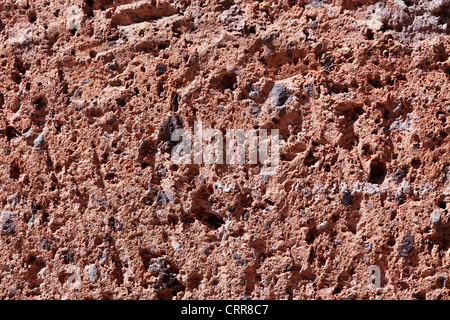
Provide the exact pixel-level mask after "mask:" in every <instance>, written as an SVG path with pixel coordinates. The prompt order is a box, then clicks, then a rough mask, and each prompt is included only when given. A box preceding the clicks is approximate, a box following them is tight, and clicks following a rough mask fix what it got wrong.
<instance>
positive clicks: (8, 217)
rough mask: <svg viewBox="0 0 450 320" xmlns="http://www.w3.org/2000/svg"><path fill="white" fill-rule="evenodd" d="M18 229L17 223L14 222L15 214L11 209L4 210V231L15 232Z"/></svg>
mask: <svg viewBox="0 0 450 320" xmlns="http://www.w3.org/2000/svg"><path fill="white" fill-rule="evenodd" d="M15 231H16V224H15V223H14V214H13V213H12V212H10V211H3V212H2V232H4V233H14V232H15Z"/></svg>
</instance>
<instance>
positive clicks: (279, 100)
mask: <svg viewBox="0 0 450 320" xmlns="http://www.w3.org/2000/svg"><path fill="white" fill-rule="evenodd" d="M270 98H271V99H272V102H273V104H274V105H275V106H276V107H282V106H284V104H285V103H286V102H287V101H288V99H289V98H290V94H289V92H288V90H287V89H286V87H285V86H284V85H283V84H281V83H278V82H277V83H275V84H274V85H273V87H272V90H271V91H270ZM277 109H278V108H277Z"/></svg>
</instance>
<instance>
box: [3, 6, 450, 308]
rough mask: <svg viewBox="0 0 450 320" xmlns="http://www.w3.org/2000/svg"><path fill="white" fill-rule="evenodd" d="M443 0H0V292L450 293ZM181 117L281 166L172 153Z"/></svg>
mask: <svg viewBox="0 0 450 320" xmlns="http://www.w3.org/2000/svg"><path fill="white" fill-rule="evenodd" d="M448 12H449V1H444V0H440V1H438V0H436V1H425V0H423V1H422V0H417V1H400V0H386V1H383V2H378V1H374V0H370V1H350V0H329V1H321V0H310V1H306V0H300V1H287V0H286V1H285V0H283V1H268V0H261V1H243V0H234V1H200V0H193V1H167V0H158V1H134V0H108V1H106V0H90V1H83V0H55V1H43V0H34V1H25V0H2V1H0V46H1V49H0V180H1V191H0V209H1V212H3V213H2V218H1V232H0V270H1V272H0V298H2V299H236V300H239V299H416V298H426V299H449V298H450V295H449V294H450V292H449V286H448V285H445V283H448V281H447V280H446V279H448V278H449V277H450V274H449V267H450V238H449V230H450V215H449V210H450V160H449V154H450V143H449V142H450V141H449V139H450V138H449V133H450V104H449V101H450V96H449V92H450V58H449V57H450V38H449V28H448V23H449V15H448ZM288 102H289V103H288ZM195 121H201V122H202V125H203V128H213V129H217V130H220V131H222V132H225V130H226V129H246V130H247V129H253V128H257V129H268V130H270V129H278V130H279V132H280V139H281V140H282V141H283V143H282V146H281V148H280V166H279V167H278V168H277V171H276V173H275V174H274V175H272V176H271V175H267V174H265V173H264V172H265V171H264V170H263V169H264V168H262V167H260V166H259V165H254V164H246V165H229V166H228V165H225V164H223V165H222V164H220V165H205V164H201V165H198V164H196V165H194V164H192V165H188V164H186V165H184V164H177V163H174V162H173V161H172V160H171V157H170V151H171V150H172V148H173V147H174V143H173V142H172V141H170V140H171V139H170V138H171V134H172V133H173V132H174V130H176V129H180V128H186V129H192V128H193V124H194V122H195ZM41 133H44V135H43V136H40V134H41ZM44 136H45V138H44ZM39 137H41V138H39ZM262 173H264V174H262ZM372 265H376V266H378V267H379V268H380V271H381V273H382V281H381V285H382V288H381V289H371V288H366V284H367V279H368V277H369V276H370V274H369V273H368V267H369V266H372ZM94 266H95V267H94ZM74 270H79V283H78V282H77V285H76V286H74V287H73V288H68V286H67V281H68V280H69V279H73V278H72V277H71V275H72V274H73V273H74V272H75V271H74ZM93 280H95V281H93ZM78 285H79V287H78ZM77 288H78V289H77Z"/></svg>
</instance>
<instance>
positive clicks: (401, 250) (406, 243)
mask: <svg viewBox="0 0 450 320" xmlns="http://www.w3.org/2000/svg"><path fill="white" fill-rule="evenodd" d="M413 247H414V236H413V235H412V234H409V233H408V234H407V235H406V236H405V238H404V239H403V242H402V244H401V245H399V246H398V248H397V252H398V254H399V255H400V256H402V257H403V258H406V257H407V256H408V255H409V253H410V252H411V250H412V249H413Z"/></svg>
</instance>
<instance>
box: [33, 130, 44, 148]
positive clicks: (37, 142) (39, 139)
mask: <svg viewBox="0 0 450 320" xmlns="http://www.w3.org/2000/svg"><path fill="white" fill-rule="evenodd" d="M46 143H47V141H45V137H44V134H43V133H41V134H40V135H39V136H38V137H37V138H36V139H34V141H33V144H34V146H35V147H36V148H40V147H43V146H45V144H46Z"/></svg>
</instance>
